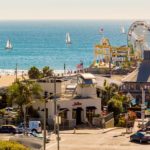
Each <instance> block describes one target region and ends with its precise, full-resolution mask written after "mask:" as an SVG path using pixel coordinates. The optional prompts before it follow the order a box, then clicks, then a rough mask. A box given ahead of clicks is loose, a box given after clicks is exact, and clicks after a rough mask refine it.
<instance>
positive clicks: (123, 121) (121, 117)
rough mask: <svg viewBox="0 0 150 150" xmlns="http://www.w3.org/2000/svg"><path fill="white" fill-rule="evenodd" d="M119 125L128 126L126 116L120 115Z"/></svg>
mask: <svg viewBox="0 0 150 150" xmlns="http://www.w3.org/2000/svg"><path fill="white" fill-rule="evenodd" d="M117 126H119V127H125V126H126V120H125V117H124V116H120V118H119V121H118V124H117Z"/></svg>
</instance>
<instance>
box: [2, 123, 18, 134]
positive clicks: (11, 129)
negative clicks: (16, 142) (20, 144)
mask: <svg viewBox="0 0 150 150" xmlns="http://www.w3.org/2000/svg"><path fill="white" fill-rule="evenodd" d="M0 133H13V134H16V133H18V130H17V127H16V126H14V125H2V126H1V127H0Z"/></svg>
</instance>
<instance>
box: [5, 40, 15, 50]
mask: <svg viewBox="0 0 150 150" xmlns="http://www.w3.org/2000/svg"><path fill="white" fill-rule="evenodd" d="M12 48H13V46H12V43H11V41H10V40H9V39H8V40H7V42H6V47H5V49H12Z"/></svg>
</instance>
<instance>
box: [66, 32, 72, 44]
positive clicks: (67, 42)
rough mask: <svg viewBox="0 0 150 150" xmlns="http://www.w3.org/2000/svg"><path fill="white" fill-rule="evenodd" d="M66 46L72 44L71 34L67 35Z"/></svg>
mask: <svg viewBox="0 0 150 150" xmlns="http://www.w3.org/2000/svg"><path fill="white" fill-rule="evenodd" d="M66 44H71V38H70V34H69V32H68V33H66Z"/></svg>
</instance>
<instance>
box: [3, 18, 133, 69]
mask: <svg viewBox="0 0 150 150" xmlns="http://www.w3.org/2000/svg"><path fill="white" fill-rule="evenodd" d="M131 24H132V21H121V20H119V21H118V20H116V21H114V20H113V21H112V20H107V21H104V20H85V21H79V20H70V21H67V20H66V21H65V20H64V21H63V20H60V21H51V20H50V21H48V20H47V21H0V71H3V70H4V69H6V70H13V69H15V67H16V63H17V64H18V69H20V70H28V69H29V68H30V67H31V66H36V67H38V68H39V69H41V68H42V67H44V66H49V67H50V68H52V69H54V70H63V67H64V63H65V64H66V69H67V70H70V69H76V65H77V64H79V63H80V60H82V61H83V63H84V66H85V67H87V66H89V65H90V64H91V63H92V62H93V59H94V54H93V49H94V45H95V44H97V43H99V42H100V40H101V38H102V37H107V38H109V40H110V43H111V45H113V46H122V45H126V44H127V35H126V34H121V29H120V28H121V26H124V27H125V30H126V31H128V28H129V27H130V25H131ZM101 28H103V30H104V33H103V35H102V34H100V33H99V29H101ZM67 32H69V33H70V37H71V41H72V44H70V45H66V42H65V38H66V33H67ZM7 39H10V40H11V42H12V44H13V49H12V50H5V45H6V41H7Z"/></svg>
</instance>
